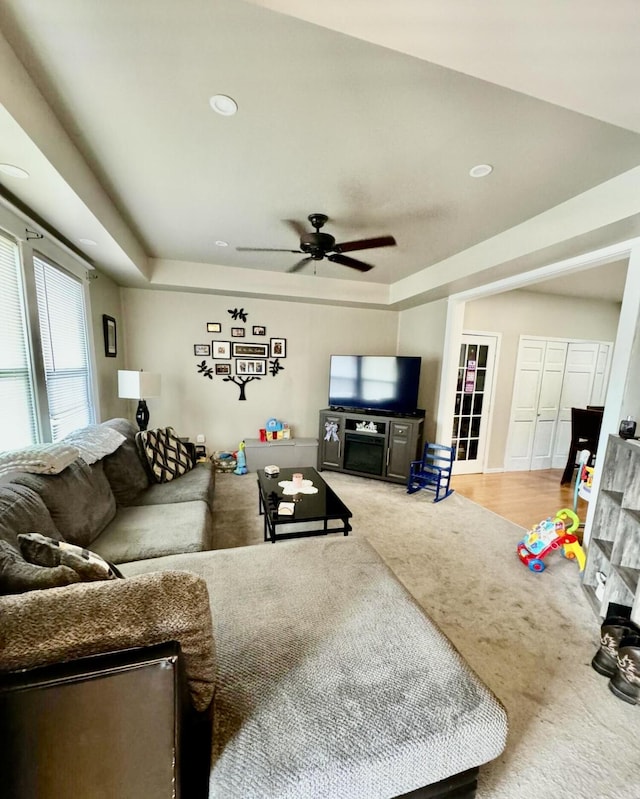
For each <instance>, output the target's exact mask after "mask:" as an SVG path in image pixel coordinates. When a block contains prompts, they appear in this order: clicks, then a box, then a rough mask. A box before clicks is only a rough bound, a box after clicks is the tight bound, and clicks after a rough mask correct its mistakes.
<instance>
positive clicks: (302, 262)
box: [287, 257, 313, 272]
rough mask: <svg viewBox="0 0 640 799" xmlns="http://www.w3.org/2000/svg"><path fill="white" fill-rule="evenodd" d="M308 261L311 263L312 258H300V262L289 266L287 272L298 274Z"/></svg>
mask: <svg viewBox="0 0 640 799" xmlns="http://www.w3.org/2000/svg"><path fill="white" fill-rule="evenodd" d="M309 261H313V258H311V257H309V258H302V260H300V261H298V263H297V264H294V265H293V266H290V267H289V269H287V272H299V271H300V270H301V269H302V267H303V266H304V265H305V264H308V263H309Z"/></svg>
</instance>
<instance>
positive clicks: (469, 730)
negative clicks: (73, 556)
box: [0, 420, 507, 799]
mask: <svg viewBox="0 0 640 799" xmlns="http://www.w3.org/2000/svg"><path fill="white" fill-rule="evenodd" d="M105 426H106V427H108V428H109V429H112V430H115V431H116V432H118V433H119V434H120V436H121V437H122V439H123V440H122V442H121V443H120V444H119V445H118V446H117V448H116V449H115V451H114V452H112V453H110V454H107V455H105V456H103V457H102V458H100V459H99V460H98V461H96V462H95V463H93V464H87V462H86V461H85V460H84V459H79V460H78V461H74V462H73V463H72V464H70V465H69V466H67V467H66V468H65V469H63V470H62V471H61V472H60V473H59V474H58V475H47V476H42V475H33V474H22V475H18V476H15V475H14V476H13V477H12V478H11V480H10V482H9V483H8V484H5V485H3V486H0V542H4V544H3V546H4V561H3V562H2V563H3V564H4V565H0V586H4V595H3V596H1V597H0V738H2V739H3V740H4V741H7V742H9V743H8V744H7V745H6V746H3V747H2V749H1V751H0V769H1V770H2V774H3V780H4V785H5V788H6V789H7V790H8V794H7V795H9V796H12V797H16V798H17V799H22V797H27V796H36V795H37V796H38V797H39V799H49V797H51V799H53V797H54V796H61V795H74V796H76V797H80V799H84V797H93V796H98V795H100V796H102V795H104V796H116V795H117V796H120V797H131V798H132V799H140V798H141V797H147V796H149V797H151V796H153V797H162V796H167V797H170V796H171V797H174V796H182V797H189V799H191V797H193V799H198V798H199V797H203V799H204V797H206V796H207V795H208V796H209V797H211V799H392V798H395V797H412V798H413V799H418V797H421V798H422V799H427V797H429V799H431V798H434V799H435V797H442V798H443V799H444V797H454V796H455V797H466V799H470V797H473V796H475V793H476V784H477V774H478V768H479V766H481V765H482V764H484V763H487V762H488V761H490V760H492V759H493V758H495V757H497V756H498V755H499V754H500V753H501V752H502V750H503V748H504V746H505V742H506V735H507V720H506V715H505V711H504V708H503V707H502V705H501V704H500V702H499V701H498V700H497V698H496V697H495V696H494V695H493V694H492V693H491V692H490V691H489V690H488V688H487V687H486V686H485V685H484V684H483V683H482V682H481V680H480V679H479V678H478V677H477V675H476V674H475V673H474V672H473V671H472V669H471V668H470V667H469V666H468V664H467V663H466V662H465V661H464V660H463V659H462V657H461V656H460V655H459V654H458V652H457V651H456V650H455V648H454V647H453V646H452V644H451V643H450V642H449V641H448V639H447V638H446V637H445V636H444V635H443V633H442V632H440V630H439V629H438V628H437V627H436V626H435V625H434V624H433V622H431V620H430V619H429V618H428V617H427V616H426V615H425V613H424V612H423V610H422V609H421V608H420V607H419V606H418V605H417V603H416V602H415V601H414V600H413V598H412V597H411V596H410V595H409V594H408V593H407V591H406V590H405V589H404V587H403V586H402V585H401V584H400V583H399V582H398V581H397V579H396V578H395V576H394V575H393V574H392V572H391V571H390V570H389V569H388V567H387V566H386V565H385V564H384V563H383V562H382V560H381V559H380V557H379V556H378V555H377V553H376V552H375V551H374V550H373V548H372V547H371V546H370V545H368V544H367V542H366V540H365V539H364V538H359V537H358V535H357V530H356V534H355V535H354V536H350V537H349V538H344V537H342V536H341V537H320V538H309V539H303V540H298V541H288V542H281V543H279V544H278V545H276V546H266V545H256V546H248V547H239V548H235V549H220V550H215V549H211V547H215V541H213V540H212V538H211V520H212V513H213V512H214V511H213V491H214V475H213V473H212V472H211V469H210V468H209V467H208V465H206V464H205V465H202V468H201V467H200V466H197V467H196V468H195V469H191V470H189V471H188V472H187V473H186V474H184V475H182V476H180V477H177V478H176V479H174V480H171V481H170V482H168V483H163V484H155V483H152V482H151V480H150V477H149V474H148V472H147V471H146V470H145V467H144V463H143V461H142V460H141V458H140V455H139V452H138V449H137V448H136V445H135V429H134V428H133V427H132V426H131V425H129V423H128V422H126V421H124V420H111V421H110V422H107V423H105ZM76 440H77V438H76ZM87 457H88V456H87ZM90 459H91V458H89V460H90ZM69 470H70V471H69ZM88 472H91V473H92V475H91V474H89V473H88ZM51 482H53V484H54V486H57V487H56V488H52V487H51V485H50V483H51ZM71 483H73V484H74V486H75V488H74V491H71V489H70V487H69V486H70V485H71ZM83 487H84V488H83ZM107 488H108V489H109V490H110V492H111V498H110V497H109V491H108V490H107ZM83 490H86V491H90V493H91V496H92V500H91V501H90V502H89V501H87V498H86V497H85V498H84V499H81V497H80V494H81V493H82V491H83ZM74 492H76V493H75V494H74ZM34 495H35V496H34ZM65 508H66V510H65ZM87 530H90V533H87ZM26 531H29V532H34V531H38V532H41V533H44V534H46V535H49V536H51V537H55V536H56V535H57V536H59V537H66V536H69V535H75V536H76V539H75V540H76V541H78V540H80V539H78V538H77V536H78V535H81V536H82V533H83V532H84V535H85V536H86V539H83V540H85V541H86V543H85V544H84V545H85V546H87V547H90V548H91V549H92V550H93V551H95V552H99V553H100V554H102V555H103V556H104V557H106V558H107V559H108V560H110V561H112V562H113V563H117V564H118V567H119V570H120V572H121V573H122V575H123V577H124V579H120V578H116V579H110V580H103V581H90V582H79V581H78V580H76V579H69V574H68V573H67V572H64V573H63V574H62V576H60V572H58V573H57V574H58V578H59V580H61V581H62V582H64V579H65V578H66V579H67V583H68V584H60V583H58V584H57V585H55V587H50V588H45V587H44V586H43V585H37V584H36V587H35V588H34V590H26V583H27V582H28V580H27V576H25V575H24V574H23V575H22V576H21V577H20V579H22V580H23V583H22V584H20V585H21V587H20V590H18V588H17V585H18V584H17V583H14V584H13V585H12V584H11V582H10V580H9V579H8V577H7V575H9V574H10V572H11V568H10V567H11V553H9V555H7V548H8V547H13V549H12V550H11V552H12V553H13V556H14V557H15V558H17V557H18V547H17V543H16V536H17V535H18V534H19V533H20V532H23V533H24V532H26ZM2 552H3V550H2V549H0V555H1V554H2ZM14 565H15V564H14ZM29 566H30V564H22V568H24V569H27V570H28V569H29ZM32 568H35V569H37V568H38V567H32ZM40 568H43V567H40ZM56 568H57V569H60V568H66V567H60V566H58V567H56V566H53V567H51V569H53V570H54V571H55V569H56ZM18 571H19V569H18ZM45 571H46V569H45ZM3 575H4V576H3ZM55 576H56V575H53V574H51V573H48V577H49V578H51V579H54V578H55ZM32 579H34V578H33V575H32ZM36 582H37V581H36ZM7 585H9V587H8V588H7ZM61 764H67V765H66V766H65V767H61ZM98 786H99V787H98Z"/></svg>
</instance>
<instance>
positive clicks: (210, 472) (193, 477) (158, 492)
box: [129, 463, 215, 510]
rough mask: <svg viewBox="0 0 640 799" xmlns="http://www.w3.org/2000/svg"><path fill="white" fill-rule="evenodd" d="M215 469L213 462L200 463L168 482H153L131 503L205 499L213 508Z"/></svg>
mask: <svg viewBox="0 0 640 799" xmlns="http://www.w3.org/2000/svg"><path fill="white" fill-rule="evenodd" d="M214 486H215V471H214V469H213V464H212V463H198V464H197V465H196V466H195V467H194V468H193V469H192V470H191V471H190V472H187V473H186V474H183V475H182V477H180V478H179V479H177V480H171V481H170V482H168V483H153V484H152V485H150V486H149V488H148V489H147V490H146V491H143V492H142V493H140V494H138V496H137V497H136V498H135V499H134V500H133V501H132V502H131V503H129V504H131V505H160V504H166V503H168V502H193V501H194V500H198V499H199V500H204V501H205V502H206V503H207V504H208V505H209V507H210V508H211V510H213V492H214Z"/></svg>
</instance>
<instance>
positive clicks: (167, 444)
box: [136, 427, 193, 483]
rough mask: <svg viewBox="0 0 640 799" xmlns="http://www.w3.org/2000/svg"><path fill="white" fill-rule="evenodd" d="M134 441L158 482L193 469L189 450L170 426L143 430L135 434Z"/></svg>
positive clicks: (166, 480) (163, 481) (164, 481)
mask: <svg viewBox="0 0 640 799" xmlns="http://www.w3.org/2000/svg"><path fill="white" fill-rule="evenodd" d="M136 443H137V444H138V447H139V449H140V452H141V453H142V455H143V456H144V457H145V458H146V460H147V463H148V464H149V468H150V470H151V473H152V474H153V477H154V479H155V480H156V482H158V483H168V482H169V481H170V480H174V479H175V478H176V477H180V476H181V475H183V474H186V472H188V471H189V470H190V469H193V460H192V459H191V456H190V454H189V450H188V449H187V447H186V446H185V445H184V443H183V442H182V441H180V439H179V438H178V436H176V434H175V431H174V429H173V428H172V427H163V428H158V429H157V430H143V431H141V432H139V433H138V434H137V435H136Z"/></svg>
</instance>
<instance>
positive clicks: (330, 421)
mask: <svg viewBox="0 0 640 799" xmlns="http://www.w3.org/2000/svg"><path fill="white" fill-rule="evenodd" d="M319 440H320V446H319V447H318V471H322V469H340V468H342V453H343V451H344V424H343V416H342V414H339V413H331V412H327V411H321V413H320V438H319Z"/></svg>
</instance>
